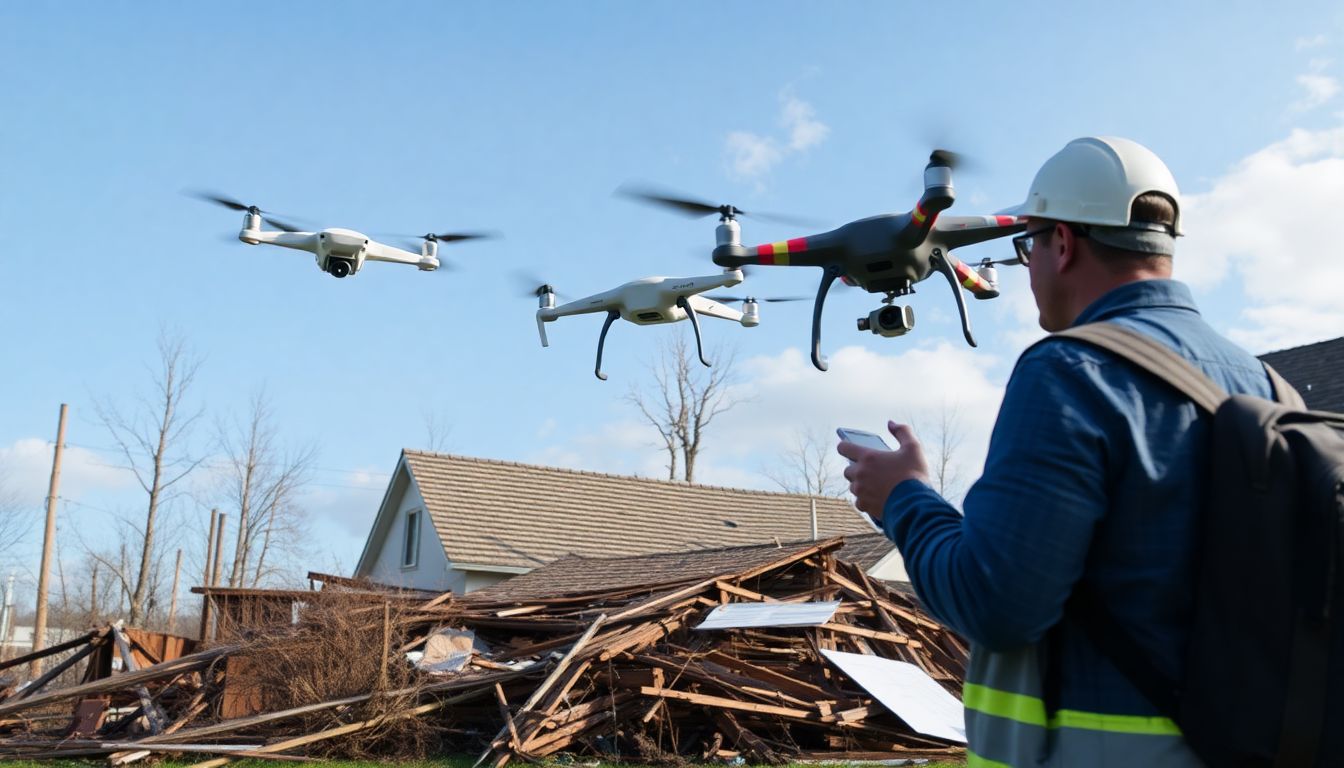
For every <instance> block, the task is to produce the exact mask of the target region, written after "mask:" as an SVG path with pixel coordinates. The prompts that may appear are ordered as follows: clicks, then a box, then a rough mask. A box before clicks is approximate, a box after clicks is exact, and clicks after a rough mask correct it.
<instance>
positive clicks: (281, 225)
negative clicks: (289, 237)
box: [261, 216, 303, 232]
mask: <svg viewBox="0 0 1344 768" xmlns="http://www.w3.org/2000/svg"><path fill="white" fill-rule="evenodd" d="M261 220H262V221H264V222H266V223H267V224H270V225H271V226H272V227H275V228H276V229H279V230H281V231H284V232H302V231H303V230H302V229H301V228H299V227H296V226H294V225H293V224H286V223H285V222H283V221H279V220H277V219H272V218H270V217H269V216H262V217H261Z"/></svg>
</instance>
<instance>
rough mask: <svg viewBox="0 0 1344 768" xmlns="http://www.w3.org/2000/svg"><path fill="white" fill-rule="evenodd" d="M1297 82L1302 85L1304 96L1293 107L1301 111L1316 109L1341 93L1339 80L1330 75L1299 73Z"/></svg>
mask: <svg viewBox="0 0 1344 768" xmlns="http://www.w3.org/2000/svg"><path fill="white" fill-rule="evenodd" d="M1297 84H1298V85H1299V86H1301V87H1302V90H1303V96H1302V98H1301V99H1299V100H1298V101H1296V102H1294V103H1293V109H1296V110H1299V111H1305V110H1308V109H1315V108H1316V107H1319V106H1321V105H1322V104H1324V103H1326V102H1327V101H1330V100H1331V99H1333V98H1334V97H1335V95H1336V94H1338V93H1339V81H1338V80H1336V79H1335V78H1333V77H1330V76H1329V75H1323V74H1319V73H1313V74H1306V75H1298V76H1297Z"/></svg>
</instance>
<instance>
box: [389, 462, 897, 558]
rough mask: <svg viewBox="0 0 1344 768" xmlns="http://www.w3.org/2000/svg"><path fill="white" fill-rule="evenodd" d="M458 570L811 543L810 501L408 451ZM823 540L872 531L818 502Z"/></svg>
mask: <svg viewBox="0 0 1344 768" xmlns="http://www.w3.org/2000/svg"><path fill="white" fill-rule="evenodd" d="M403 456H404V461H405V464H406V467H407V469H408V470H409V471H410V473H411V476H412V479H413V481H414V483H415V485H416V487H418V489H419V491H420V494H421V496H422V497H423V499H424V502H425V507H426V509H427V510H428V511H429V516H430V520H431V521H432V522H433V524H434V528H435V530H436V531H437V532H438V534H439V538H440V540H441V541H442V542H443V547H444V551H445V553H446V554H447V556H448V558H449V559H450V560H451V561H452V562H453V563H455V564H489V565H495V566H515V567H523V568H535V567H538V566H541V565H544V564H546V563H549V562H552V561H554V560H557V559H559V558H561V557H564V556H565V555H571V554H572V555H578V556H582V557H620V556H625V555H642V554H650V553H655V552H677V551H688V550H697V549H719V548H722V547H730V546H737V545H750V544H761V543H766V542H776V541H801V540H805V539H809V538H810V537H811V511H810V508H811V502H812V499H811V498H809V497H807V496H802V495H797V494H786V493H771V492H766V491H748V490H739V489H734V488H719V487H715V486H707V485H695V484H690V483H682V482H672V481H666V480H652V479H647V478H637V477H627V476H622V475H609V474H601V473H597V472H584V471H580V470H572V469H559V468H554V467H541V466H535V465H529V464H518V463H514V462H506V461H494V460H487V459H477V458H470V457H465V456H452V455H446V454H436V453H428V452H423V451H410V450H408V451H405V452H404V454H403ZM816 506H817V535H818V538H827V537H831V536H836V535H842V534H867V533H871V532H872V528H871V526H869V525H868V523H867V522H866V521H864V520H863V519H862V518H861V517H860V516H859V513H858V512H857V511H856V510H855V509H854V508H853V507H852V506H851V505H850V503H849V502H848V501H847V500H845V499H835V498H817V499H816Z"/></svg>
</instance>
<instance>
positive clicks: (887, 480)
mask: <svg viewBox="0 0 1344 768" xmlns="http://www.w3.org/2000/svg"><path fill="white" fill-rule="evenodd" d="M887 429H888V430H890V431H891V436H892V437H894V438H896V441H897V442H896V444H897V445H898V446H899V447H898V448H897V449H896V450H894V451H879V450H876V449H873V448H865V447H863V446H861V445H855V444H854V443H850V442H845V441H841V443H840V445H839V446H838V447H837V448H836V450H837V451H838V452H839V453H840V455H841V456H844V457H845V458H846V459H849V460H850V461H851V462H853V463H852V464H850V465H849V466H848V467H846V468H845V479H846V480H848V481H849V492H850V493H852V494H854V506H856V507H858V508H859V509H860V510H862V511H864V512H867V513H868V515H869V516H870V517H872V518H873V520H874V521H876V522H877V523H879V524H880V523H881V522H882V507H883V506H885V505H886V503H887V497H888V496H890V495H891V490H892V489H893V488H895V487H896V486H898V485H900V484H901V483H903V482H905V481H906V480H911V479H914V480H919V481H921V482H923V483H926V484H927V483H928V482H929V465H928V463H926V462H925V461H924V449H923V448H921V447H920V445H919V440H918V439H917V438H916V437H915V433H914V431H913V430H911V429H910V427H909V426H908V425H906V424H897V423H896V422H894V421H888V422H887Z"/></svg>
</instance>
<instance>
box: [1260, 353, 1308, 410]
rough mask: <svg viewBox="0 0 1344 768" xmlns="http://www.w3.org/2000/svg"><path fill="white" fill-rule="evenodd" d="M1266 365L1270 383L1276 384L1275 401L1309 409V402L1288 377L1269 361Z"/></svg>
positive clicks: (1295, 408) (1295, 407) (1290, 406)
mask: <svg viewBox="0 0 1344 768" xmlns="http://www.w3.org/2000/svg"><path fill="white" fill-rule="evenodd" d="M1264 366H1265V373H1268V374H1269V383H1270V384H1273V385H1274V402H1276V403H1278V404H1279V405H1286V406H1288V407H1289V408H1292V409H1294V410H1298V411H1305V410H1307V403H1306V401H1305V400H1303V399H1302V395H1301V393H1299V392H1298V391H1297V390H1296V389H1294V388H1293V385H1292V384H1289V383H1288V380H1287V379H1285V378H1283V377H1282V376H1280V375H1279V372H1278V371H1276V370H1274V368H1273V366H1271V365H1270V364H1269V363H1265V364H1264Z"/></svg>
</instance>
